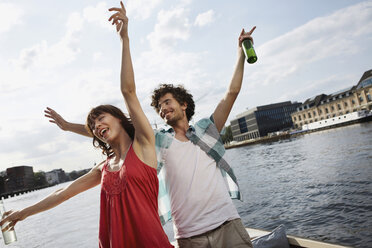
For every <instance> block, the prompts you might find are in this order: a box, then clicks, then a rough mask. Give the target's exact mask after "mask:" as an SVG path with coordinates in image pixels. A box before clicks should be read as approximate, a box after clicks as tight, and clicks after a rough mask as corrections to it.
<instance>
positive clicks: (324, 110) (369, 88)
mask: <svg viewBox="0 0 372 248" xmlns="http://www.w3.org/2000/svg"><path fill="white" fill-rule="evenodd" d="M360 110H372V70H369V71H366V72H364V74H363V75H362V77H361V78H360V80H359V82H358V83H357V84H356V85H354V86H350V87H348V88H346V89H342V90H339V91H337V92H335V93H332V94H330V95H325V94H320V95H317V96H315V97H312V98H309V99H307V100H306V101H305V102H304V103H303V104H302V105H300V106H298V108H297V111H296V112H294V113H292V115H291V118H292V122H293V123H294V127H295V128H296V129H302V126H303V125H305V124H310V123H313V122H317V121H321V120H325V119H329V118H332V117H339V116H342V115H345V114H348V113H352V112H356V111H360Z"/></svg>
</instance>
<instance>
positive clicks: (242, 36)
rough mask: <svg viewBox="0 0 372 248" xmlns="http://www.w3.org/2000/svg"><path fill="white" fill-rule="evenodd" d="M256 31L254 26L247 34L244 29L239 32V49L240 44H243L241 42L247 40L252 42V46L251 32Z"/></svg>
mask: <svg viewBox="0 0 372 248" xmlns="http://www.w3.org/2000/svg"><path fill="white" fill-rule="evenodd" d="M255 29H256V26H254V27H253V28H252V29H251V31H249V32H245V31H244V28H243V29H242V31H241V32H240V35H239V39H238V40H239V47H242V43H243V40H246V39H249V40H251V41H252V44H253V38H252V36H251V35H252V33H253V31H254V30H255Z"/></svg>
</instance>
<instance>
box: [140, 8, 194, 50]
mask: <svg viewBox="0 0 372 248" xmlns="http://www.w3.org/2000/svg"><path fill="white" fill-rule="evenodd" d="M157 20H158V22H157V23H156V25H155V28H154V31H153V32H152V33H150V34H149V35H148V36H147V39H148V40H149V41H150V44H151V47H152V49H164V48H169V47H173V46H174V45H175V44H176V42H177V40H187V39H188V38H189V36H190V27H191V25H190V23H189V19H188V18H187V16H186V10H185V9H184V8H175V9H172V10H169V11H165V10H161V11H160V12H159V13H158V19H157Z"/></svg>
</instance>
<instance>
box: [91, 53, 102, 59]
mask: <svg viewBox="0 0 372 248" xmlns="http://www.w3.org/2000/svg"><path fill="white" fill-rule="evenodd" d="M100 58H102V52H95V53H93V61H98V60H99V59H100Z"/></svg>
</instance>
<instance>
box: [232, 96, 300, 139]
mask: <svg viewBox="0 0 372 248" xmlns="http://www.w3.org/2000/svg"><path fill="white" fill-rule="evenodd" d="M300 105H301V103H297V102H294V103H292V102H290V101H286V102H280V103H274V104H269V105H264V106H258V107H255V108H252V109H249V110H247V111H245V112H243V113H241V114H239V115H237V116H236V118H235V119H233V120H232V121H231V122H230V125H231V132H232V136H233V140H234V141H243V140H249V139H256V138H259V137H264V136H267V135H268V134H270V133H274V132H278V131H282V130H288V129H290V128H292V126H293V123H292V119H291V113H293V112H295V111H296V109H297V108H298V106H300Z"/></svg>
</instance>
